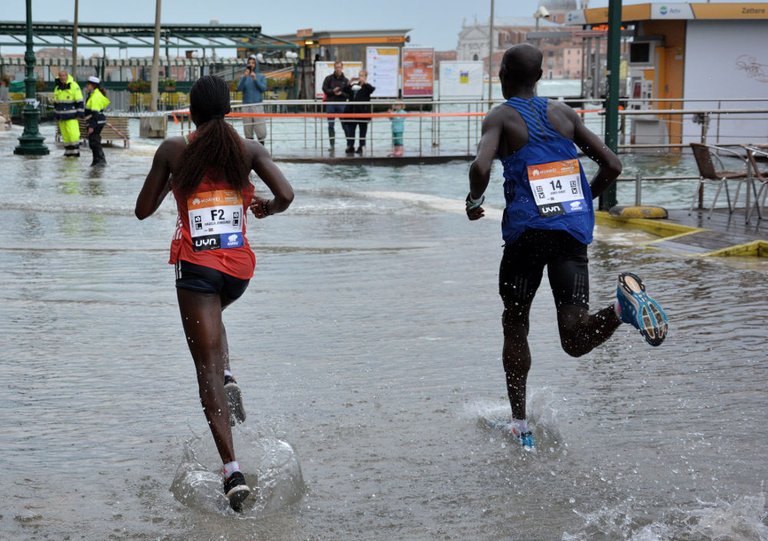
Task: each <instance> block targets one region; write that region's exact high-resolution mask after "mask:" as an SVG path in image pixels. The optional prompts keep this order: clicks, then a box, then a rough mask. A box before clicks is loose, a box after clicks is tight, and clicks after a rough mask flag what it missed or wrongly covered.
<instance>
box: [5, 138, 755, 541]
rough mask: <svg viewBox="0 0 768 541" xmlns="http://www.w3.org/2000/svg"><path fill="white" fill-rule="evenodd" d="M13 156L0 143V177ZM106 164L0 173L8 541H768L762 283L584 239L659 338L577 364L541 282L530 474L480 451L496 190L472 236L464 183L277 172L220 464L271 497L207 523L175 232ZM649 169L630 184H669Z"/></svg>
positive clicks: (490, 400)
mask: <svg viewBox="0 0 768 541" xmlns="http://www.w3.org/2000/svg"><path fill="white" fill-rule="evenodd" d="M44 129H50V128H49V127H45V126H44ZM51 135H52V134H51V133H49V134H48V135H47V136H48V137H50V136H51ZM50 140H51V139H50V138H49V139H48V140H47V141H50ZM15 144H16V140H15V139H14V138H12V137H8V136H6V135H0V151H4V152H6V155H7V156H11V155H12V148H13V146H14V145H15ZM52 150H53V149H52ZM106 151H107V159H108V160H109V165H108V166H107V168H105V169H104V171H103V173H99V174H97V172H95V171H93V172H92V171H91V170H90V168H89V167H88V166H87V163H86V160H82V158H81V161H79V162H72V163H73V164H69V165H68V164H66V162H65V161H64V160H63V158H62V157H61V156H59V155H58V154H59V153H58V151H57V152H52V154H51V155H50V156H48V157H43V158H36V159H25V158H20V157H13V158H10V157H9V158H7V159H6V160H5V162H4V165H5V167H6V168H7V169H8V171H7V173H8V174H6V175H3V176H2V180H0V182H2V183H3V193H4V194H5V195H4V197H3V199H2V200H1V201H0V218H2V223H3V224H4V227H3V228H1V229H0V272H1V273H2V275H3V276H4V277H5V279H4V280H3V281H2V285H0V307H1V308H0V318H1V319H2V321H3V324H4V327H3V333H2V350H3V355H2V356H0V373H1V374H2V382H3V383H2V385H3V392H2V393H0V426H2V427H3V430H2V431H0V449H2V453H1V454H0V457H1V458H0V464H2V471H3V475H2V476H0V492H1V493H2V494H3V498H2V499H1V500H0V531H2V532H3V534H2V536H0V537H7V538H9V539H37V538H39V539H43V538H50V539H64V538H67V537H69V538H73V539H74V538H85V539H106V538H114V539H140V538H144V539H158V538H159V539H174V540H175V539H178V540H182V539H185V540H186V539H200V540H204V539H219V538H226V539H265V540H266V539H269V540H277V539H285V540H293V539H350V540H352V539H381V540H385V539H386V540H390V539H419V540H421V539H488V540H491V539H571V540H582V539H611V540H613V539H690V540H699V539H754V540H763V539H766V538H768V534H767V533H766V528H767V527H768V526H766V518H765V517H766V516H767V510H766V505H765V497H764V481H765V480H766V478H767V477H768V467H767V466H766V462H765V457H764V449H765V448H766V446H768V435H766V432H765V429H764V423H765V418H766V414H768V397H767V396H766V393H765V389H764V387H765V385H764V382H765V381H766V379H768V362H766V361H768V355H767V354H766V349H765V339H766V333H765V329H766V323H768V321H766V315H765V299H766V298H767V297H768V283H767V282H766V280H765V277H766V270H768V269H767V268H766V264H765V263H764V262H760V261H757V262H755V263H754V266H753V267H752V268H739V267H737V266H732V265H730V264H728V262H726V261H722V260H715V259H682V258H679V256H673V255H669V254H667V253H665V252H663V251H658V250H650V249H646V248H645V247H644V245H643V243H644V242H645V241H647V240H650V238H651V237H649V236H648V235H646V234H644V233H641V232H627V231H619V230H612V229H607V228H606V229H599V230H598V231H597V235H596V239H597V240H596V242H595V243H594V244H593V245H592V246H591V247H590V279H591V295H590V298H591V303H592V305H593V307H595V308H596V307H600V306H604V305H606V304H607V303H609V302H611V300H612V298H613V295H614V291H615V287H616V285H615V279H616V275H617V274H618V272H620V271H622V270H631V271H634V272H637V273H639V274H640V275H642V276H643V278H644V280H645V281H646V284H647V286H648V288H649V289H650V290H651V292H652V294H653V295H655V296H657V297H658V298H659V299H660V300H661V301H662V302H663V303H664V306H665V309H666V310H667V313H668V315H669V316H670V319H671V327H670V336H669V338H668V340H667V342H666V343H665V344H664V345H663V346H662V347H660V348H650V347H648V346H647V345H646V344H645V342H644V341H643V340H642V338H640V337H639V336H638V334H637V333H636V332H635V331H633V330H632V329H630V328H627V327H622V328H620V329H619V330H618V331H617V333H616V335H615V337H614V338H612V339H611V341H609V342H608V343H607V344H606V345H605V346H604V347H602V348H600V349H599V350H598V351H595V352H593V353H591V354H589V355H587V356H585V357H583V358H579V359H572V358H569V357H567V356H566V355H565V354H564V353H563V352H562V351H561V349H560V347H559V341H558V339H557V334H556V323H555V321H554V319H553V300H552V297H551V294H550V293H549V291H548V288H547V286H546V281H545V282H544V284H543V285H542V289H541V291H540V294H539V296H538V297H537V299H536V301H535V302H534V305H533V308H532V313H531V333H530V343H531V349H532V353H533V359H534V360H533V367H532V371H531V376H530V385H529V388H530V397H529V402H530V404H531V420H532V423H533V425H534V430H536V433H537V436H540V442H541V443H540V449H539V452H538V453H536V454H535V455H533V454H530V453H525V452H523V451H522V450H521V449H520V448H519V447H517V446H516V445H514V444H513V442H511V441H510V440H509V439H508V438H506V437H505V436H504V435H503V434H501V433H500V432H498V431H495V430H489V429H488V428H486V427H485V426H483V423H482V420H483V419H487V418H491V419H501V418H503V416H504V415H505V414H506V413H505V412H507V411H508V404H507V401H506V398H505V391H504V385H503V374H502V369H501V360H500V356H501V351H500V350H501V326H500V322H499V317H500V314H501V304H500V301H499V299H498V297H497V294H496V278H497V272H498V261H499V258H500V255H501V240H500V234H499V224H498V218H497V216H498V209H499V208H501V201H502V196H501V189H500V178H498V177H499V173H498V171H495V172H494V180H493V181H492V185H491V187H490V191H489V203H490V208H489V210H490V211H492V212H489V216H493V217H489V218H488V219H486V220H481V221H478V222H475V223H469V222H468V221H467V220H466V218H465V217H464V216H463V211H462V205H461V202H462V200H463V198H464V196H465V195H466V189H467V188H466V187H467V184H466V173H467V164H466V163H451V164H444V165H440V166H430V167H425V166H407V167H402V168H393V169H388V168H377V167H344V166H328V165H298V164H283V165H282V166H281V167H282V168H283V169H284V170H285V172H286V174H287V176H288V177H289V179H290V180H291V181H292V182H293V184H294V186H295V188H296V192H297V197H296V201H295V203H294V206H293V207H292V208H291V209H290V211H289V212H287V213H286V214H284V215H280V216H276V217H273V218H269V219H267V220H263V221H258V222H257V221H253V222H252V223H250V224H249V237H250V239H251V241H252V245H253V246H254V247H255V250H256V253H257V259H258V267H257V272H256V276H255V277H254V280H253V281H252V283H251V286H250V288H249V290H248V291H247V292H246V294H245V296H244V297H243V299H242V300H241V301H239V302H238V303H235V304H234V305H233V306H232V307H231V308H229V309H228V310H227V313H226V315H225V322H226V324H227V331H228V337H229V342H230V348H231V357H232V364H233V368H234V370H235V373H236V375H237V377H238V381H239V382H240V384H241V386H242V388H243V392H244V399H245V406H246V409H247V410H248V421H247V423H246V424H245V425H244V426H243V427H241V431H240V432H239V435H236V438H239V439H238V440H236V449H237V450H238V453H239V457H238V458H239V459H240V461H241V463H243V465H244V468H245V469H246V471H247V472H256V473H257V474H258V475H260V476H261V477H260V479H261V480H259V481H258V483H263V484H264V485H263V488H264V491H265V492H264V495H265V496H264V499H263V500H261V505H263V507H261V508H258V507H257V506H256V503H255V504H254V505H255V507H254V510H255V511H254V513H253V514H250V515H248V514H246V515H245V516H234V515H232V514H230V513H227V512H225V511H222V510H221V509H219V507H216V506H217V505H218V504H217V503H215V502H216V501H219V500H217V499H216V497H213V500H206V499H205V497H207V495H210V494H215V490H217V488H216V487H217V486H218V484H220V479H218V478H217V475H216V473H215V472H216V470H217V467H218V465H217V464H216V460H215V452H214V450H213V449H212V445H211V442H210V438H209V437H208V429H207V426H206V424H205V419H204V417H203V415H202V412H201V411H200V405H199V399H198V396H197V389H196V384H195V381H194V377H195V376H194V367H193V364H192V361H191V360H190V358H189V353H188V351H187V350H186V346H185V343H184V336H183V333H182V331H181V325H180V324H179V316H178V308H177V306H176V300H175V291H174V288H173V270H172V268H171V267H170V266H169V265H167V264H166V262H167V258H168V246H169V243H170V238H171V234H172V232H173V227H174V223H175V209H174V208H173V205H171V204H170V202H169V201H166V202H165V203H164V204H163V206H162V207H161V209H160V211H159V212H158V214H157V215H156V216H154V217H152V218H151V219H148V220H145V221H144V222H138V221H137V220H136V219H135V218H134V216H133V205H134V201H135V197H136V194H137V193H138V190H139V189H140V186H141V183H142V182H143V179H144V175H145V174H146V171H147V170H148V168H149V163H150V160H151V156H152V152H151V148H150V147H149V145H148V144H145V143H143V142H142V141H135V142H134V143H133V148H131V149H130V150H124V149H121V148H120V149H110V148H107V149H106ZM649 160H650V158H649V157H647V156H644V157H642V158H637V159H636V161H634V162H632V161H631V160H627V162H630V163H635V164H636V165H637V167H643V168H647V169H648V170H651V168H653V167H656V168H658V171H661V172H666V173H667V174H670V173H669V172H670V171H676V170H677V169H676V168H680V167H684V165H681V162H678V161H675V160H670V161H668V162H662V165H660V164H659V162H653V160H650V161H649ZM70 168H71V169H70ZM91 175H93V176H91ZM89 183H95V184H94V185H92V186H89ZM65 186H66V187H71V189H69V188H68V189H64V187H65ZM686 191H687V190H686ZM680 193H682V190H681V192H680ZM654 197H658V198H659V199H663V198H670V199H675V198H676V197H678V194H677V193H676V192H675V190H674V189H673V190H668V191H665V192H663V193H662V192H661V191H660V192H659V193H657V194H654ZM494 213H495V214H494ZM190 451H192V454H191V455H190ZM179 475H181V477H179ZM270 476H271V477H270ZM180 478H181V479H182V481H181V485H180V484H179V483H180V481H179V479H180ZM174 479H176V481H177V482H176V483H175V484H174ZM184 479H187V480H188V482H183V480H184ZM194 479H197V480H199V481H200V483H201V484H199V485H195V484H193V481H194ZM180 487H181V488H183V489H184V490H181V488H180ZM198 487H205V488H204V489H203V494H204V495H205V497H203V496H201V494H200V493H198V492H196V490H197V488H198ZM185 490H186V491H187V496H186V499H185V497H184V496H183V494H182V493H184V491H185ZM270 491H271V492H270ZM180 494H182V496H181V500H184V501H185V503H180V501H179V497H180V496H179V495H180ZM190 494H191V496H190ZM269 494H271V495H272V496H268V495H269ZM188 498H193V501H195V502H203V504H202V507H203V508H204V509H206V510H204V511H200V505H198V506H195V505H191V504H188ZM211 501H213V502H214V503H210V502H211ZM205 502H208V503H210V505H209V506H208V507H206V505H208V503H205ZM265 502H271V503H270V504H269V505H271V506H272V507H269V505H267V503H265Z"/></svg>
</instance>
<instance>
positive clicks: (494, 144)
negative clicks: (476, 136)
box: [467, 108, 504, 220]
mask: <svg viewBox="0 0 768 541" xmlns="http://www.w3.org/2000/svg"><path fill="white" fill-rule="evenodd" d="M501 113H502V111H501V109H500V108H497V109H493V110H491V111H490V112H489V113H488V114H487V115H486V117H485V119H484V120H483V128H482V134H481V136H480V142H479V143H478V145H477V155H476V156H475V159H474V161H473V162H472V164H471V165H470V166H469V195H468V196H467V199H468V201H467V203H468V206H467V217H468V218H469V219H470V220H477V219H479V218H482V217H483V215H484V211H483V208H482V207H481V206H477V207H475V208H472V205H471V204H469V203H470V201H469V200H470V199H471V200H473V201H479V200H482V198H483V194H484V193H485V190H486V189H487V188H488V183H489V182H490V179H491V166H492V165H493V160H494V159H495V158H496V155H497V154H498V151H499V143H500V140H501V135H502V133H503V130H504V118H503V115H502V114H501Z"/></svg>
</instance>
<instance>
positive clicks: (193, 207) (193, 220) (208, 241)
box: [187, 190, 243, 252]
mask: <svg viewBox="0 0 768 541" xmlns="http://www.w3.org/2000/svg"><path fill="white" fill-rule="evenodd" d="M187 210H188V214H189V230H190V233H191V234H192V249H193V250H194V251H195V252H200V251H202V250H218V249H220V248H239V247H241V246H242V245H243V197H242V195H241V193H240V192H237V191H235V190H215V191H212V192H199V193H196V194H195V195H193V196H192V197H190V198H189V199H187Z"/></svg>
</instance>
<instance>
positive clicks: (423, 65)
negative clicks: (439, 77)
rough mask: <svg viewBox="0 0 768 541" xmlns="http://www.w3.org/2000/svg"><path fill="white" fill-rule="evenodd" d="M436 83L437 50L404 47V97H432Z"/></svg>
mask: <svg viewBox="0 0 768 541" xmlns="http://www.w3.org/2000/svg"><path fill="white" fill-rule="evenodd" d="M434 83H435V50H434V49H417V48H409V49H403V97H404V98H416V97H418V98H431V97H432V95H433V94H434V92H433V88H434Z"/></svg>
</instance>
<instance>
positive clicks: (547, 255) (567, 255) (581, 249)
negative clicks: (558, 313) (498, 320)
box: [499, 229, 589, 308]
mask: <svg viewBox="0 0 768 541" xmlns="http://www.w3.org/2000/svg"><path fill="white" fill-rule="evenodd" d="M588 261H589V260H588V259H587V245H586V244H582V243H581V242H579V241H578V240H576V239H575V238H574V237H573V236H572V235H570V234H569V233H566V232H565V231H545V230H541V229H529V230H527V231H525V232H524V233H523V234H522V235H520V237H518V238H517V239H516V240H515V241H514V242H512V243H511V244H507V245H506V246H504V256H503V257H502V259H501V268H500V269H499V294H500V295H501V298H502V299H503V300H504V305H505V306H510V304H509V303H514V304H520V305H530V304H531V303H532V302H533V297H534V295H536V291H537V290H538V289H539V285H540V284H541V277H542V276H543V274H544V267H545V266H546V267H547V275H548V277H549V284H550V286H551V287H552V295H553V296H554V297H555V305H556V306H557V307H558V308H559V307H560V306H563V305H577V306H584V307H585V308H589V272H588V269H587V264H588Z"/></svg>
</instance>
